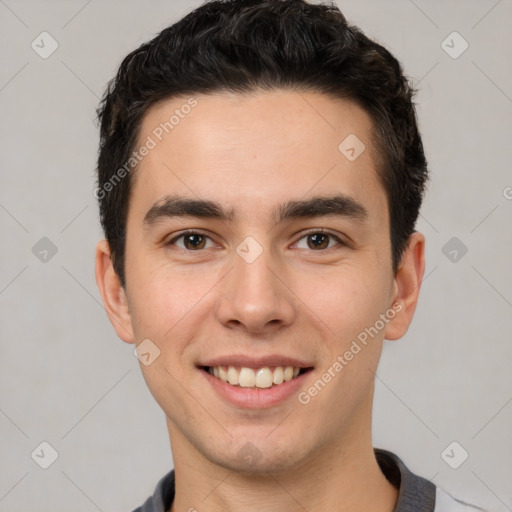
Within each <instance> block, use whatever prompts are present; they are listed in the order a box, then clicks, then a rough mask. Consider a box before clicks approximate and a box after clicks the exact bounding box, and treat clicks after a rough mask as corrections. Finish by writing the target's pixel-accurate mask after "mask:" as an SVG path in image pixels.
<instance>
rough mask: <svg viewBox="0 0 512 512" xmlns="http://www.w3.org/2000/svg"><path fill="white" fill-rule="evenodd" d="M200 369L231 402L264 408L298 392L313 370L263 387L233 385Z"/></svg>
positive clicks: (213, 385)
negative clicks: (280, 382)
mask: <svg viewBox="0 0 512 512" xmlns="http://www.w3.org/2000/svg"><path fill="white" fill-rule="evenodd" d="M199 371H200V372H201V373H202V374H203V375H204V376H205V378H206V380H207V381H208V382H209V383H210V385H211V386H212V388H213V389H214V390H215V391H216V392H217V393H218V394H219V395H220V396H221V397H222V398H224V399H225V400H227V401H228V402H230V403H231V404H233V405H236V406H237V407H244V408H246V409H263V408H266V407H272V406H274V405H278V404H280V403H282V402H284V401H285V400H287V399H288V398H290V397H291V396H292V395H294V394H295V393H297V392H298V390H299V388H300V387H301V386H302V384H303V383H304V378H305V377H307V376H308V374H309V373H310V371H311V370H309V371H307V372H305V373H303V374H301V375H298V376H297V377H295V378H293V379H292V380H289V381H286V382H283V383H282V384H279V385H277V386H275V385H274V386H271V387H270V388H263V389H260V388H242V387H240V386H232V385H231V384H228V383H227V382H223V381H222V380H220V379H218V378H217V377H214V376H213V375H211V374H209V373H208V372H207V371H205V370H203V369H199Z"/></svg>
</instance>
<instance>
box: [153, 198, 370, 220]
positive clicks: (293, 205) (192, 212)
mask: <svg viewBox="0 0 512 512" xmlns="http://www.w3.org/2000/svg"><path fill="white" fill-rule="evenodd" d="M329 215H335V216H338V217H346V218H349V219H353V220H356V221H364V220H366V219H367V218H368V211H367V209H366V208H365V207H364V206H363V205H362V204H361V203H359V202H357V201H356V200H355V199H353V198H352V197H349V196H346V195H343V194H338V195H335V196H328V197H325V196H317V197H312V198H310V199H304V200H294V201H288V202H286V203H284V204H281V205H278V206H277V207H276V208H274V210H273V212H272V218H273V220H274V222H275V223H276V224H278V223H280V222H283V221H285V220H289V219H297V218H313V217H324V216H329ZM172 217H195V218H201V219H217V220H220V221H223V222H232V221H233V220H234V219H235V213H234V211H233V210H232V209H230V210H226V209H224V208H223V206H222V205H221V204H220V203H218V202H216V201H211V200H207V199H191V198H186V197H181V196H166V197H164V198H163V199H161V200H160V201H158V202H156V203H155V204H154V205H153V206H152V207H151V208H150V209H149V210H148V212H147V213H146V215H145V216H144V221H143V224H144V226H146V227H148V228H149V227H151V226H152V225H154V224H156V223H157V222H158V221H160V220H164V219H166V218H172Z"/></svg>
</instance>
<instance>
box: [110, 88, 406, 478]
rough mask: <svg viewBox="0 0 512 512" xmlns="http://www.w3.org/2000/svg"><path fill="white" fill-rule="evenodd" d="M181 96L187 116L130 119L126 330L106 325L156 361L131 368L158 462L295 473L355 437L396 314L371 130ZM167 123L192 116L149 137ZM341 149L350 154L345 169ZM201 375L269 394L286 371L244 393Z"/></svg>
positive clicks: (247, 101)
mask: <svg viewBox="0 0 512 512" xmlns="http://www.w3.org/2000/svg"><path fill="white" fill-rule="evenodd" d="M195 99H196V101H197V105H196V106H195V107H194V108H191V109H188V108H186V109H183V108H182V107H183V105H185V104H186V103H187V99H186V98H185V99H183V98H180V99H177V98H174V99H172V100H168V101H165V102H162V103H161V104H158V105H156V106H154V107H153V108H152V109H151V110H150V111H149V112H148V113H147V115H146V117H145V118H144V120H143V124H142V127H141V131H140V134H139V139H138V140H139V146H141V145H142V144H144V143H146V142H147V141H148V136H150V137H151V138H152V139H153V140H154V141H155V142H156V147H154V148H153V149H151V150H150V151H149V152H148V154H147V156H146V157H145V158H144V159H143V161H142V162H141V163H140V166H139V168H138V169H137V171H136V174H135V175H134V176H133V177H134V178H135V180H134V183H133V188H132V192H131V196H130V208H129V214H128V220H127V238H126V259H125V268H126V290H125V291H126V301H127V311H128V313H129V317H127V318H128V321H127V322H126V324H125V325H124V329H123V328H122V327H120V326H119V324H115V325H116V327H117V330H118V333H119V335H120V337H121V338H123V339H124V340H125V341H128V342H133V341H135V342H136V343H137V344H139V343H141V342H142V341H143V340H147V339H149V340H151V343H152V344H154V345H156V347H158V349H159V351H160V355H159V356H158V357H157V358H156V359H155V360H154V361H153V362H152V363H151V364H149V365H147V366H146V365H144V364H141V369H142V372H143V375H144V378H145V380H146V382H147V384H148V386H149V389H150V390H151V392H152V394H153V396H154V397H155V399H156V400H157V402H158V403H159V404H160V406H161V407H162V409H163V410H164V412H165V414H166V416H167V422H168V427H169V431H170V434H171V441H172V442H173V448H175V449H176V450H179V449H183V446H185V445H186V446H188V447H189V448H190V450H191V451H194V453H197V454H200V455H201V456H203V457H205V458H206V459H207V460H209V461H211V462H214V463H217V464H220V465H222V466H224V467H227V468H231V469H237V470H251V469H252V470H257V471H260V470H261V471H263V470H275V471H277V470H280V469H285V468H290V467H294V466H297V467H298V466H300V465H301V464H302V463H304V462H305V461H306V460H309V461H311V460H312V458H313V457H315V456H317V455H319V454H320V453H321V452H322V450H333V449H336V447H337V448H339V449H340V450H342V448H340V447H343V446H344V444H343V443H345V444H346V442H347V440H349V439H352V440H354V439H356V438H357V439H360V438H361V436H369V435H370V425H371V402H372V395H373V381H374V373H373V372H374V371H375V370H376V368H377V364H378V360H379V357H380V353H381V348H382V340H383V339H384V337H385V336H386V335H389V332H390V330H392V329H393V325H394V323H395V322H396V321H397V320H396V317H398V316H399V315H400V313H397V312H396V311H394V312H393V313H390V309H391V308H392V306H393V303H394V301H395V299H396V298H397V293H398V291H397V290H398V286H397V282H396V276H395V275H394V274H393V271H392V263H391V247H390V235H389V220H388V206H387V201H386V195H385V191H384V188H383V186H382V185H381V183H380V181H379V178H378V175H377V171H376V161H377V157H376V148H375V147H374V145H373V144H372V140H371V121H370V119H369V117H368V116H367V115H366V113H365V112H364V111H363V110H362V109H360V108H359V107H357V106H356V105H354V104H353V103H350V102H344V101H335V100H333V99H331V98H329V97H327V96H325V95H322V94H316V93H298V92H291V91H274V92H254V93H251V94H249V95H244V96H243V95H232V94H230V95H228V94H220V93H219V94H214V95H210V96H206V95H199V96H196V97H195ZM175 110H179V111H180V112H182V113H183V112H185V111H186V112H188V111H189V110H190V113H188V114H187V115H183V114H182V117H183V118H181V117H180V119H179V122H178V123H175V125H174V127H173V128H172V130H169V133H168V134H166V133H165V131H164V132H163V134H162V130H161V129H160V130H158V127H159V126H160V124H161V123H165V122H166V121H168V120H169V118H170V117H171V115H173V114H174V112H175ZM174 121H176V119H175V120H174ZM155 129H156V131H155ZM155 133H156V134H159V135H160V136H161V139H162V140H161V141H159V140H158V137H156V136H155ZM351 134H352V135H351ZM349 135H350V136H351V137H352V138H350V139H348V142H347V143H345V145H342V150H340V149H339V146H340V143H342V141H344V140H345V139H346V138H347V137H348V136H349ZM354 135H355V136H356V137H357V139H359V141H361V142H362V143H364V145H365V149H364V151H362V153H361V154H360V155H359V156H358V157H357V158H355V159H354V158H353V157H354V155H356V156H357V153H358V152H359V151H360V149H361V148H362V146H357V147H356V146H355V144H356V143H357V144H360V143H359V142H357V140H356V139H355V138H354ZM354 141H355V142H354ZM347 144H348V147H346V146H347ZM139 146H137V147H139ZM352 147H354V151H352V150H351V148H352ZM348 157H350V158H348ZM171 198H173V199H176V198H181V199H183V200H194V201H199V202H201V201H208V202H211V203H216V205H217V208H211V207H205V206H203V207H201V208H199V204H198V203H196V204H195V205H194V204H188V205H185V206H183V204H184V203H182V206H183V208H181V212H182V213H186V215H177V213H179V212H177V208H176V206H175V203H172V201H171V200H170V199H171ZM313 198H316V199H322V198H324V199H325V198H329V199H333V200H332V201H330V202H325V201H324V202H322V201H321V200H320V201H317V202H316V203H313V204H309V205H308V204H307V203H308V202H310V201H311V200H312V199H313ZM166 200H169V201H168V202H167V204H166V203H165V201H166ZM294 202H298V203H297V204H292V203H294ZM173 205H174V206H173ZM194 212H195V214H194ZM221 214H224V215H221ZM187 230H193V231H194V233H192V234H190V233H189V234H188V235H186V234H185V236H181V235H183V233H184V231H187ZM121 292H122V293H123V291H122V290H121ZM381 315H383V316H381ZM384 317H385V318H384ZM393 317H394V319H393ZM379 319H381V320H380V322H379ZM121 323H122V319H121ZM365 329H369V331H365ZM362 332H366V340H365V341H366V343H363V342H362V341H361V340H362V339H364V338H365V336H364V335H361V333H362ZM369 332H370V333H371V335H369V334H368V333H369ZM358 336H359V338H358ZM354 341H356V345H357V346H358V347H359V349H358V348H356V345H354ZM145 343H148V342H145ZM147 346H150V347H153V349H152V350H154V346H153V345H147ZM347 351H348V352H350V353H352V357H350V355H349V354H347ZM149 352H151V350H150V351H149ZM151 353H153V352H151ZM152 357H154V355H151V356H146V358H148V359H150V358H152ZM340 358H341V359H340ZM337 361H338V364H336V362H337ZM340 365H341V367H340ZM210 366H216V367H223V368H224V371H225V370H227V369H228V367H229V366H233V367H234V371H233V370H231V372H230V373H229V376H230V380H232V381H233V382H236V380H237V378H240V379H241V380H243V381H244V383H245V385H247V384H251V379H252V378H253V375H255V376H256V379H259V381H258V382H259V383H260V385H262V386H269V385H270V383H271V381H272V380H275V381H276V382H279V381H281V380H282V378H283V377H282V376H281V374H282V373H283V372H281V370H280V369H279V368H277V369H276V367H284V368H283V369H285V368H286V366H291V367H292V368H293V367H297V368H301V370H300V373H299V375H298V376H296V377H295V378H294V379H292V380H291V381H284V382H283V383H282V384H274V383H272V386H271V387H263V388H261V389H259V390H258V389H256V388H254V387H252V386H249V387H244V386H240V385H232V384H230V383H229V382H227V383H226V382H223V381H222V380H221V378H220V377H221V376H222V372H223V370H219V368H217V369H216V370H215V373H219V372H220V373H219V377H216V376H215V375H212V374H211V373H208V367H210ZM242 367H244V368H245V369H242ZM262 368H265V369H262ZM247 369H251V370H252V371H253V372H254V373H251V372H250V371H247ZM238 371H241V374H243V376H241V377H239V372H238ZM211 372H213V369H212V370H211ZM258 372H259V374H260V376H259V377H258V376H257V374H258ZM289 372H290V370H288V371H286V370H285V371H284V374H287V373H289ZM295 373H297V370H296V371H295ZM325 374H329V375H330V378H329V377H325ZM288 376H289V375H288ZM224 377H225V376H224ZM246 379H247V380H246ZM269 379H270V380H269ZM319 379H320V380H321V381H322V383H323V384H322V383H320V384H318V381H319ZM326 381H327V382H326ZM315 383H317V384H316V388H315ZM311 388H314V389H316V392H315V391H314V390H313V391H311ZM174 442H176V446H174ZM178 445H179V446H178ZM333 447H335V448H333Z"/></svg>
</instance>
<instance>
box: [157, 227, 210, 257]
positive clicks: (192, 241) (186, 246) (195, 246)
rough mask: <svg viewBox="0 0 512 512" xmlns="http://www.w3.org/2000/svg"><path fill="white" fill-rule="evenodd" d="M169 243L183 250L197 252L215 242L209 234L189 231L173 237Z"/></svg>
mask: <svg viewBox="0 0 512 512" xmlns="http://www.w3.org/2000/svg"><path fill="white" fill-rule="evenodd" d="M208 244H209V245H208ZM167 245H169V246H172V245H175V246H176V247H177V248H178V249H180V250H181V251H188V252H194V251H195V252H197V251H200V250H201V249H208V248H210V247H212V246H213V242H212V240H211V239H210V237H209V236H206V235H203V234H202V233H196V232H195V231H189V232H185V233H182V234H181V235H179V236H177V237H176V238H173V239H172V240H171V241H170V242H169V243H168V244H167Z"/></svg>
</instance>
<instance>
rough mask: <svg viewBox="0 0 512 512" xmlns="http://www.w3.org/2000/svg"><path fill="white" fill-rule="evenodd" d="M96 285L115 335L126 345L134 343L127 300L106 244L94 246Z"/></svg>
mask: <svg viewBox="0 0 512 512" xmlns="http://www.w3.org/2000/svg"><path fill="white" fill-rule="evenodd" d="M96 283H97V285H98V289H99V291H100V294H101V298H102V299H103V304H104V306H105V311H106V312H107V316H108V318H109V320H110V323H111V324H112V325H113V327H114V329H115V330H116V333H117V335H118V336H119V337H120V338H121V339H122V340H123V341H125V342H126V343H135V337H134V335H133V329H132V322H131V317H130V311H129V309H128V300H127V298H126V293H125V291H124V288H123V287H122V286H121V281H120V279H119V277H118V275H117V274H116V271H115V270H114V266H113V264H112V258H111V252H110V247H109V245H108V242H107V241H106V240H101V241H100V242H98V245H97V246H96Z"/></svg>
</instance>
